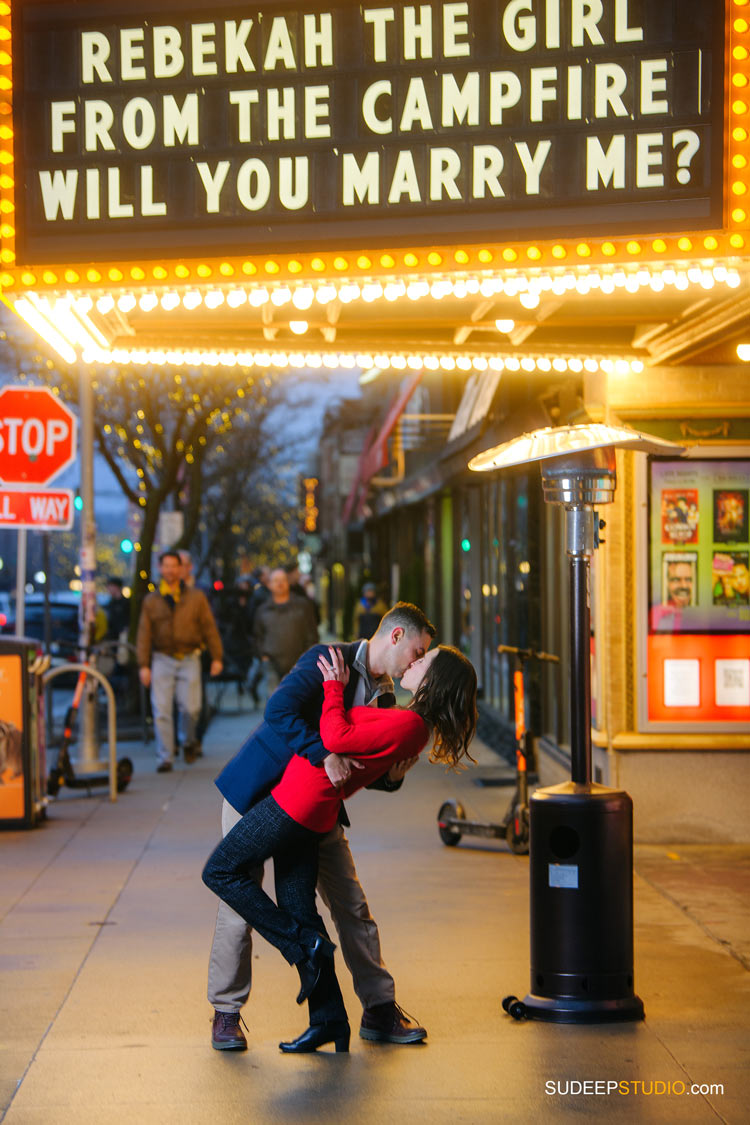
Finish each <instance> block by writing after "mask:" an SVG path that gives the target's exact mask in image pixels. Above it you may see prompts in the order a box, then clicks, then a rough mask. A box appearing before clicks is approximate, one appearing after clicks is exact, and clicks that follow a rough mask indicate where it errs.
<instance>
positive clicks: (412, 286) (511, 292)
mask: <svg viewBox="0 0 750 1125" xmlns="http://www.w3.org/2000/svg"><path fill="white" fill-rule="evenodd" d="M741 283H742V275H741V274H740V273H739V271H738V270H737V269H735V268H731V267H727V266H726V265H724V264H714V263H713V262H701V263H695V264H687V265H685V266H684V267H680V268H676V267H675V266H674V265H669V266H665V267H664V268H661V269H658V270H654V269H649V268H647V267H645V266H642V267H641V268H639V269H630V270H628V269H625V268H623V267H618V268H615V269H612V270H609V271H607V272H604V271H599V270H591V269H587V270H585V271H583V272H582V271H574V270H565V271H556V272H553V271H549V272H546V271H545V272H543V273H541V272H540V273H532V274H522V273H515V272H506V273H503V274H496V275H493V276H486V275H485V276H479V277H455V275H454V276H453V277H440V278H436V279H432V280H427V279H424V278H422V279H417V280H411V281H409V283H408V284H407V283H406V282H405V281H391V282H387V283H386V284H385V285H383V284H382V282H381V281H379V280H377V279H364V280H362V281H361V282H355V281H344V282H343V283H342V284H339V285H328V284H326V285H319V286H313V285H308V284H306V283H305V284H300V285H297V286H290V285H286V284H283V285H281V284H280V285H261V286H258V285H252V284H248V285H244V286H240V285H237V284H236V283H235V284H233V285H231V287H230V286H225V287H222V286H218V285H211V286H206V287H197V286H196V287H192V288H188V289H186V288H184V287H179V288H170V289H165V290H163V291H162V290H161V289H160V288H159V289H158V290H157V289H156V288H153V289H146V290H143V289H136V290H132V291H131V290H127V291H124V292H123V291H120V295H119V296H116V293H117V292H118V290H116V289H114V290H112V291H111V292H109V291H107V292H105V293H104V294H102V295H101V296H99V297H97V298H95V300H94V299H92V298H91V297H90V296H88V295H87V294H86V295H82V296H78V297H77V298H76V307H77V308H78V310H79V311H80V312H82V313H88V312H89V311H90V310H91V309H92V308H93V307H94V305H95V307H96V309H97V311H98V312H99V313H101V314H102V315H106V313H108V312H110V311H111V310H112V309H113V308H114V306H115V304H116V305H117V308H118V309H119V310H120V312H123V313H128V312H131V311H132V310H133V309H134V308H135V307H136V305H138V307H139V308H140V309H141V311H143V312H151V311H152V310H154V309H156V308H157V306H158V307H160V308H161V309H162V310H163V311H164V312H171V311H173V310H176V309H179V308H180V307H181V306H182V307H184V308H186V309H190V310H192V309H195V308H197V307H198V306H199V305H201V304H203V305H205V307H206V308H208V309H216V308H219V307H221V305H223V304H225V303H226V304H227V305H228V306H229V307H230V308H239V307H240V306H242V305H244V304H245V303H246V302H247V303H249V304H250V305H251V306H253V307H255V308H258V307H261V306H263V305H266V304H268V303H269V302H270V303H271V304H272V305H274V306H275V307H276V308H283V307H284V306H285V305H289V304H291V305H293V306H294V308H295V309H298V310H300V311H306V310H308V309H310V308H311V307H312V306H313V304H315V303H317V304H319V305H326V304H329V303H330V302H331V301H334V300H339V301H341V302H342V303H343V304H350V303H351V302H352V301H358V300H362V301H364V302H365V303H366V304H372V303H374V302H376V301H380V300H385V301H386V302H394V301H397V300H403V299H404V298H406V299H408V300H409V301H412V302H416V301H419V300H424V299H426V298H428V297H430V298H432V300H435V301H441V300H443V299H445V298H446V297H456V298H458V299H459V300H463V299H465V298H468V297H476V296H482V297H485V298H488V297H499V296H505V297H510V298H514V297H518V299H519V302H520V304H521V305H522V306H523V307H525V308H527V309H529V308H535V307H536V305H538V303H539V301H538V298H539V296H540V294H542V293H546V292H550V293H552V294H554V295H555V296H563V295H564V294H566V293H569V292H572V291H575V292H576V293H580V294H582V295H586V294H587V293H590V292H591V291H592V290H599V292H601V293H603V294H605V295H609V294H611V293H615V291H616V290H623V289H624V290H625V291H626V292H629V293H636V292H638V290H640V289H644V288H650V289H652V290H653V291H654V292H661V291H662V290H663V289H665V288H667V287H669V286H673V287H674V288H675V289H678V290H686V289H689V288H691V287H699V288H702V289H713V288H714V286H715V285H726V286H728V287H729V288H730V289H736V288H737V287H738V286H739V285H740V284H741ZM50 297H51V298H53V297H54V294H50ZM72 298H73V293H72V292H68V293H66V295H65V298H64V300H66V301H68V300H71V299H72Z"/></svg>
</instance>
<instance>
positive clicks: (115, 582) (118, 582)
mask: <svg viewBox="0 0 750 1125" xmlns="http://www.w3.org/2000/svg"><path fill="white" fill-rule="evenodd" d="M107 585H108V586H119V588H120V589H122V588H123V586H124V585H125V583H124V582H123V580H122V578H120V577H119V575H117V574H110V576H109V578H108V579H107Z"/></svg>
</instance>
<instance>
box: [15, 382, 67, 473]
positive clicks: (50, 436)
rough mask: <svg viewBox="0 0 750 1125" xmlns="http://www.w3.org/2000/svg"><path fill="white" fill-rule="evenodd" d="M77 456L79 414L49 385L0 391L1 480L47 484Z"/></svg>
mask: <svg viewBox="0 0 750 1125" xmlns="http://www.w3.org/2000/svg"><path fill="white" fill-rule="evenodd" d="M75 456H76V418H75V414H73V413H72V411H71V410H69V409H68V407H67V406H66V405H65V403H63V402H61V401H60V399H59V398H58V397H57V395H54V394H53V393H52V391H49V390H47V388H46V387H3V388H2V390H0V481H4V482H5V484H34V485H40V484H46V483H47V481H50V480H52V478H53V477H56V476H57V474H58V473H60V472H62V470H63V469H66V468H67V467H68V465H70V464H71V463H72V462H73V461H74V460H75Z"/></svg>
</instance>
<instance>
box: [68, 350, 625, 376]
mask: <svg viewBox="0 0 750 1125" xmlns="http://www.w3.org/2000/svg"><path fill="white" fill-rule="evenodd" d="M83 361H84V363H103V364H118V365H122V364H128V363H134V364H139V365H145V364H154V365H155V366H161V365H163V364H169V365H170V366H175V367H180V366H182V365H185V364H186V365H187V366H189V367H199V366H206V367H220V366H221V367H261V368H268V367H277V368H287V367H293V368H297V369H302V368H310V369H312V370H319V369H320V368H324V367H326V368H331V369H336V368H342V369H345V370H353V369H356V368H361V369H362V370H369V369H371V368H374V367H376V368H380V369H381V370H394V371H403V370H411V371H420V370H426V371H439V370H442V371H463V372H466V373H468V372H482V371H527V372H531V371H557V372H559V373H561V374H562V373H563V372H566V371H571V372H574V373H580V372H583V371H588V372H591V373H594V372H596V371H599V370H601V371H605V372H607V373H608V374H610V373H611V374H616V375H629V374H639V373H640V372H641V371H643V363H642V362H641V360H639V359H622V358H620V359H617V358H610V357H604V358H597V357H594V356H585V357H583V356H554V357H550V356H524V357H523V358H522V359H519V358H518V356H466V355H460V356H452V355H440V356H438V355H409V356H406V355H364V354H356V355H355V354H353V353H351V354H347V353H338V352H326V353H320V352H317V353H310V352H308V353H305V352H229V351H224V352H210V351H173V350H162V349H147V348H136V349H133V350H132V351H128V350H127V349H126V348H113V349H111V350H108V349H98V348H97V349H95V348H90V349H88V350H87V351H85V352H84V354H83Z"/></svg>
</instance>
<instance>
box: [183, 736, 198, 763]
mask: <svg viewBox="0 0 750 1125" xmlns="http://www.w3.org/2000/svg"><path fill="white" fill-rule="evenodd" d="M199 751H200V742H195V741H193V742H186V743H185V745H184V746H183V747H182V752H183V754H184V755H185V761H186V763H187V764H188V765H192V763H193V762H194V761H195V759H196V758H197V757H199V756H200V755H199Z"/></svg>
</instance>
